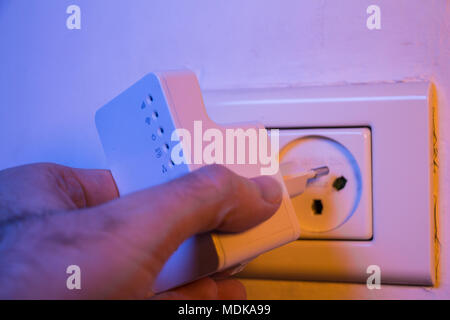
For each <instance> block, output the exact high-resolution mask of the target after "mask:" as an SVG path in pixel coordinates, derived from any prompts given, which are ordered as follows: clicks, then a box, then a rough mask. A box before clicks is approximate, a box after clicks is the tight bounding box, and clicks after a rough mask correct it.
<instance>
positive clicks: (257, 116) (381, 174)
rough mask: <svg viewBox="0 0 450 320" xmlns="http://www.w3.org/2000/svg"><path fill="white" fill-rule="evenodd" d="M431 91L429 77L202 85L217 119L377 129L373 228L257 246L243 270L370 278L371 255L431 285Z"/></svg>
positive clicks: (400, 276)
mask: <svg viewBox="0 0 450 320" xmlns="http://www.w3.org/2000/svg"><path fill="white" fill-rule="evenodd" d="M434 97H435V90H434V86H432V85H431V84H430V83H428V82H416V83H390V84H364V85H346V86H329V87H299V88H284V89H280V88H272V89H248V90H243V89H242V90H224V91H209V92H208V91H207V92H204V99H205V104H206V107H207V110H208V113H209V115H210V117H211V118H212V119H213V120H215V121H216V122H222V123H227V122H237V121H259V122H261V123H262V124H264V125H265V126H266V127H268V128H280V129H289V130H297V129H311V128H337V127H339V128H346V127H347V128H350V127H360V128H361V127H367V128H370V132H371V138H372V139H371V142H372V199H373V201H372V202H373V208H372V209H373V211H372V216H373V219H372V222H373V234H372V236H373V237H372V238H371V239H369V240H364V241H361V240H345V239H341V240H322V239H321V240H297V241H294V242H291V243H289V244H287V245H285V246H283V247H281V248H278V249H276V250H272V251H270V252H268V253H265V254H263V255H261V256H259V257H258V258H256V259H255V260H253V261H252V262H251V263H250V264H249V265H248V266H247V268H246V269H245V270H244V272H243V273H241V276H242V277H252V278H268V279H293V280H321V281H347V282H348V281H350V282H360V283H366V281H367V279H368V277H369V276H370V274H368V270H372V269H370V268H371V267H370V266H373V265H375V266H378V267H379V268H380V270H381V282H382V283H395V284H411V285H432V284H433V283H434V279H435V263H434V259H435V254H434V250H435V249H434V248H435V232H436V230H435V220H434V219H435V212H434V210H435V201H436V200H435V197H436V193H435V192H434V190H435V185H436V182H435V180H434V175H433V168H434V167H433V157H434V153H433V143H434V142H433V130H434V129H433V128H434V127H433V118H432V114H433V109H434V105H435V98H434ZM355 217H356V216H355ZM344 225H345V224H344Z"/></svg>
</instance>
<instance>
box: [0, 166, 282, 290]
mask: <svg viewBox="0 0 450 320" xmlns="http://www.w3.org/2000/svg"><path fill="white" fill-rule="evenodd" d="M281 200H282V191H281V188H280V186H279V184H278V183H277V182H276V181H275V180H274V179H272V178H270V177H267V176H262V177H257V178H253V179H247V178H243V177H241V176H238V175H236V174H234V173H233V172H231V171H230V170H228V169H226V168H225V167H223V166H219V165H211V166H206V167H203V168H201V169H199V170H197V171H194V172H192V173H190V174H188V175H185V176H183V177H181V178H179V179H176V180H173V181H171V182H169V183H166V184H163V185H160V186H156V187H152V188H149V189H145V190H142V191H139V192H136V193H133V194H129V195H126V196H124V197H120V198H119V195H118V191H117V188H116V185H115V183H114V180H113V178H112V176H111V173H110V172H109V171H108V170H91V169H74V168H70V167H65V166H61V165H56V164H47V163H43V164H32V165H25V166H21V167H15V168H10V169H6V170H3V171H0V298H3V299H146V298H153V299H244V298H245V297H246V293H245V288H244V286H243V285H242V284H241V283H240V282H239V281H237V280H234V279H222V280H218V279H215V278H214V277H206V278H203V279H201V280H198V281H195V282H193V283H191V284H188V285H185V286H182V287H179V288H177V289H174V290H172V291H168V292H165V293H162V294H158V295H155V294H154V293H153V292H152V291H151V288H152V284H153V282H154V280H155V277H156V276H157V274H158V272H159V271H160V270H161V268H162V267H163V265H164V263H165V261H166V260H167V259H168V258H169V257H170V255H171V254H172V253H173V252H174V251H175V250H176V248H177V247H178V246H179V245H180V244H181V243H182V242H183V241H184V240H185V239H187V238H189V237H191V236H192V235H195V234H198V233H203V232H208V231H212V230H217V231H221V232H239V231H243V230H246V229H248V228H250V227H252V226H255V225H257V224H259V223H261V222H262V221H264V220H266V219H268V218H269V217H270V216H272V214H273V213H275V211H276V210H277V209H278V207H279V205H280V203H281ZM70 265H78V266H79V267H80V269H81V289H80V290H69V289H67V286H66V281H67V278H68V277H69V275H68V274H67V273H66V269H67V267H68V266H70Z"/></svg>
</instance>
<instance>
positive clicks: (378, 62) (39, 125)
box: [0, 0, 450, 298]
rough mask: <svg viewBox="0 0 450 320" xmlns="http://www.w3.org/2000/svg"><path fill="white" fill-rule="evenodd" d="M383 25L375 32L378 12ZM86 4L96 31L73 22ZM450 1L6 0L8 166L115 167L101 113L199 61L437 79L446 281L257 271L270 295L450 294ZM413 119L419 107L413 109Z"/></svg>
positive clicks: (243, 76)
mask: <svg viewBox="0 0 450 320" xmlns="http://www.w3.org/2000/svg"><path fill="white" fill-rule="evenodd" d="M373 3H376V4H378V5H379V6H380V7H381V10H382V29H381V30H377V31H369V30H368V29H367V28H366V17H367V14H366V8H367V6H368V5H370V4H373ZM69 4H77V5H79V6H80V7H81V10H82V29H81V30H77V31H73V30H72V31H69V30H67V29H66V27H65V20H66V17H67V15H66V13H65V10H66V8H67V6H68V5H69ZM449 18H450V2H449V1H444V0H428V1H421V0H397V1H389V0H382V1H367V0H341V1H331V0H330V1H325V0H317V1H307V0H304V1H299V0H291V1H282V2H281V1H276V0H272V1H261V0H251V1H249V0H247V1H237V0H227V1H225V0H222V1H219V0H218V1H208V0H201V1H200V0H189V1H187V0H186V1H180V0H164V1H163V0H160V1H148V0H133V1H126V0H117V1H110V0H46V1H42V0H0V43H1V49H0V154H1V156H0V168H5V167H9V166H14V165H17V164H22V163H27V162H34V161H55V162H58V163H62V164H66V165H73V166H80V167H104V166H105V161H104V157H103V154H102V151H101V147H100V143H99V140H98V138H97V135H96V131H95V127H94V121H93V115H94V112H95V110H96V109H97V108H99V107H100V106H101V105H102V104H104V103H105V102H107V101H108V100H109V99H111V98H112V97H114V96H115V95H116V94H117V93H119V92H120V91H121V90H123V89H125V88H126V87H127V86H129V85H130V84H131V83H133V82H134V81H135V80H137V79H138V78H139V77H141V76H143V75H144V74H145V73H147V72H149V71H152V70H155V69H167V68H170V69H173V68H178V67H189V68H191V69H193V70H195V71H196V72H197V75H198V76H199V79H200V83H201V86H202V88H203V89H212V88H219V89H222V88H230V87H264V86H291V85H309V84H313V85H322V84H331V83H355V82H357V83H359V82H373V81H414V80H418V79H432V80H433V81H435V82H436V83H437V86H438V90H439V103H440V108H439V128H440V140H439V143H440V144H439V147H440V150H439V152H440V182H441V186H440V192H441V203H440V208H441V210H440V242H441V257H440V265H439V270H440V272H439V282H438V287H437V288H435V289H423V288H414V287H392V286H384V287H383V289H382V290H381V291H369V290H367V289H366V287H365V286H359V285H345V284H325V283H320V284H318V283H299V282H282V281H277V282H272V281H254V280H251V281H250V280H248V281H246V285H247V287H248V291H249V295H250V297H256V298H264V297H265V298H332V297H333V298H351V297H353V298H362V297H368V298H371V297H386V298H392V297H402V298H436V297H440V298H444V297H446V298H450V274H449V272H448V271H447V269H448V267H447V265H448V258H449V256H450V248H449V244H450V238H449V237H450V236H449V234H448V230H450V229H449V224H450V211H449V204H448V199H447V198H448V197H446V195H448V194H449V191H450V190H449V187H450V185H449V174H450V172H449V171H448V166H447V163H448V160H447V157H448V153H449V151H450V146H449V144H448V139H449V138H450V132H449V130H448V129H447V128H446V127H448V125H449V124H450V118H449V112H448V111H449V108H450V106H449V101H448V97H449V94H450V63H449V61H450V59H449V58H450V40H449V32H450V19H449ZM405 116H406V117H407V115H405Z"/></svg>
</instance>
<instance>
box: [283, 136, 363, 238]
mask: <svg viewBox="0 0 450 320" xmlns="http://www.w3.org/2000/svg"><path fill="white" fill-rule="evenodd" d="M280 160H281V162H283V163H288V162H293V163H295V168H293V169H294V170H297V171H298V172H303V171H307V170H310V169H311V168H317V167H321V166H327V167H328V168H329V169H330V172H329V174H328V175H327V176H323V177H320V178H319V179H315V180H313V181H311V182H310V183H309V185H308V188H307V189H306V190H305V192H304V193H302V194H301V195H299V196H297V197H294V198H292V199H291V200H292V205H293V206H294V209H295V212H296V214H297V217H298V219H299V222H300V226H301V228H302V230H303V231H305V232H309V233H315V234H318V233H327V232H329V231H331V230H335V229H337V228H339V227H340V226H342V225H343V224H345V223H346V222H347V221H348V220H349V219H350V217H351V216H352V215H353V213H354V211H355V209H356V208H357V207H358V204H359V202H360V198H361V190H362V187H361V186H362V180H361V172H360V168H359V164H358V163H357V161H356V160H355V158H354V157H353V155H352V153H351V151H350V150H349V149H347V147H346V146H344V145H342V144H341V143H339V142H337V141H336V140H333V139H331V138H329V137H326V136H314V135H312V136H304V137H300V138H296V139H295V138H294V139H293V140H291V141H290V142H288V143H287V144H286V145H284V147H283V148H282V149H281V151H280Z"/></svg>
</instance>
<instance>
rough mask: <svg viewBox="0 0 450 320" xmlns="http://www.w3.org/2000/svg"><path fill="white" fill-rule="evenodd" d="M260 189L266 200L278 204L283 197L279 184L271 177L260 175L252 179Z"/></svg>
mask: <svg viewBox="0 0 450 320" xmlns="http://www.w3.org/2000/svg"><path fill="white" fill-rule="evenodd" d="M253 181H255V182H256V184H257V185H258V187H259V190H260V191H261V195H262V197H263V199H264V200H265V201H266V202H269V203H272V204H279V203H280V202H281V199H282V198H283V191H282V190H281V186H280V184H279V183H278V182H277V181H276V180H275V179H273V178H271V177H268V176H261V177H257V178H255V179H253Z"/></svg>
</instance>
